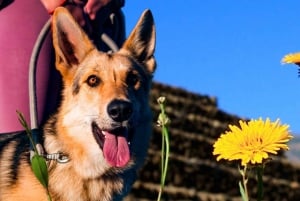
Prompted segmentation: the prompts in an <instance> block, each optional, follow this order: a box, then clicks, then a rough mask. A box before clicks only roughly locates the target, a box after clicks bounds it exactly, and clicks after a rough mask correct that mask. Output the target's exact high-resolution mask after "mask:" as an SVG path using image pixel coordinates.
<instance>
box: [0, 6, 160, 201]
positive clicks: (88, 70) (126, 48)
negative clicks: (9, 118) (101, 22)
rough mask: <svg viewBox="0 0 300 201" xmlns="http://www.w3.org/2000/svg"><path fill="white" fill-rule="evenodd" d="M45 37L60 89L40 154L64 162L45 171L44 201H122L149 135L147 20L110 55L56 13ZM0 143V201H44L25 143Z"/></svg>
mask: <svg viewBox="0 0 300 201" xmlns="http://www.w3.org/2000/svg"><path fill="white" fill-rule="evenodd" d="M52 33H53V45H54V49H55V54H56V68H57V69H58V71H59V72H60V74H61V75H62V79H63V84H64V89H63V91H62V97H63V98H62V102H61V105H60V106H59V108H58V110H57V113H55V114H54V115H53V116H52V117H50V119H49V120H48V121H47V123H46V124H45V126H44V129H43V139H44V140H43V147H44V150H45V152H46V153H49V154H51V153H63V154H64V155H65V156H67V157H68V159H69V161H68V162H66V163H58V162H49V163H48V172H49V193H50V195H51V198H52V200H53V201H109V200H118V199H121V198H122V196H123V195H125V194H126V193H128V190H129V189H130V187H131V185H132V184H133V181H134V177H135V175H136V173H137V171H138V169H139V168H140V166H141V165H142V164H143V161H144V158H145V157H146V153H147V148H148V143H149V138H150V134H151V124H152V123H151V122H152V116H151V112H150V107H149V91H150V87H151V80H152V75H153V72H154V70H155V68H156V62H155V59H154V56H153V54H154V49H155V27H154V22H153V17H152V14H151V12H150V11H149V10H146V11H144V13H143V14H142V16H141V18H140V19H139V21H138V23H137V25H136V26H135V28H134V29H133V31H132V32H131V34H130V35H129V37H128V39H127V40H126V41H125V42H124V45H123V46H122V48H121V49H120V50H119V51H118V52H115V53H104V52H101V51H98V50H97V49H96V48H95V46H94V45H93V43H92V42H91V41H90V40H89V39H88V36H87V35H86V34H85V33H84V31H82V29H81V28H80V26H79V25H78V24H77V23H76V22H75V20H74V19H73V17H72V16H71V14H70V13H69V12H68V11H67V10H66V9H65V8H62V7H61V8H58V9H56V11H55V13H54V14H53V21H52ZM0 139H1V143H0V151H1V152H0V200H1V201H20V200H22V201H46V200H47V193H46V190H45V189H44V187H43V186H42V185H41V184H40V183H39V181H38V180H37V179H36V177H35V176H34V174H33V172H32V170H31V166H30V157H29V144H30V143H29V140H28V138H27V136H26V135H25V134H24V133H23V134H16V135H3V136H1V138H0Z"/></svg>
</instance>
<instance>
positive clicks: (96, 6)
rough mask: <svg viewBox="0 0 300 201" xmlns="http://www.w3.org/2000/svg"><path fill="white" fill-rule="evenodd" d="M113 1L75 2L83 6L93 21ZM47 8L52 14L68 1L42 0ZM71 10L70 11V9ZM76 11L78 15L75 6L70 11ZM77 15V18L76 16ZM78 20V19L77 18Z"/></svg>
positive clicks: (90, 0) (86, 0)
mask: <svg viewBox="0 0 300 201" xmlns="http://www.w3.org/2000/svg"><path fill="white" fill-rule="evenodd" d="M110 1H111V0H73V1H72V2H74V3H75V5H79V6H83V11H84V12H85V13H86V14H88V16H89V18H90V19H91V20H94V19H95V17H96V13H97V12H98V11H99V10H100V9H101V8H102V7H103V6H106V5H107V4H108V3H109V2H110ZM41 2H42V3H43V5H44V6H45V8H46V9H47V11H48V12H49V13H52V12H53V11H54V10H55V8H57V7H58V6H60V5H62V4H64V3H65V2H66V0H41ZM69 10H70V9H69ZM70 11H71V12H72V11H74V12H75V13H76V15H78V13H79V10H78V9H75V8H74V6H73V7H72V9H71V10H70ZM72 13H73V12H72ZM76 15H75V16H76ZM75 18H76V17H75Z"/></svg>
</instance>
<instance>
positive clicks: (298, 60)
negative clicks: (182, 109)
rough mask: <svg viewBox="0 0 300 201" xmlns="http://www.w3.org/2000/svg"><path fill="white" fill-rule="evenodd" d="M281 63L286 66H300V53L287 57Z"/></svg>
mask: <svg viewBox="0 0 300 201" xmlns="http://www.w3.org/2000/svg"><path fill="white" fill-rule="evenodd" d="M281 62H282V63H286V64H292V63H294V64H300V52H297V53H293V54H287V55H285V56H284V57H283V58H282V60H281Z"/></svg>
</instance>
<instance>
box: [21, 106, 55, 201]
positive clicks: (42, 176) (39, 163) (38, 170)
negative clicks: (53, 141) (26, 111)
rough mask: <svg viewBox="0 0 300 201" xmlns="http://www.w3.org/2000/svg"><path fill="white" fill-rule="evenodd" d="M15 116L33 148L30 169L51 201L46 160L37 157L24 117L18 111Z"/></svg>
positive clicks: (39, 156)
mask: <svg viewBox="0 0 300 201" xmlns="http://www.w3.org/2000/svg"><path fill="white" fill-rule="evenodd" d="M17 114H18V119H19V121H20V123H21V125H22V126H23V128H24V129H25V131H26V134H27V136H28V138H29V140H30V143H31V145H32V147H33V150H34V155H33V156H32V157H31V169H32V171H33V173H34V175H35V176H36V178H37V179H38V180H39V182H40V183H41V184H42V185H43V186H44V188H45V189H46V192H47V197H48V201H51V200H52V199H51V196H50V192H49V188H48V181H49V179H48V178H49V176H48V168H47V163H46V160H45V158H44V157H43V156H41V155H39V153H38V150H37V148H36V144H35V142H34V141H33V137H32V132H31V129H30V127H29V126H28V124H27V122H26V120H25V118H24V115H23V114H22V113H21V112H19V111H17Z"/></svg>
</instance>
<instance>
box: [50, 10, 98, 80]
mask: <svg viewBox="0 0 300 201" xmlns="http://www.w3.org/2000/svg"><path fill="white" fill-rule="evenodd" d="M52 37H53V46H54V49H55V54H56V68H57V69H58V70H59V71H60V72H61V74H62V75H66V73H67V72H68V71H69V70H70V69H71V68H72V67H73V66H76V65H78V64H79V63H80V62H81V61H82V60H83V59H84V58H85V56H86V55H87V54H88V53H89V52H90V51H91V50H93V49H95V47H94V45H93V44H92V42H91V41H90V40H89V38H88V36H87V35H86V34H85V33H84V31H83V30H82V29H81V27H80V26H79V25H78V24H77V22H76V21H75V19H74V18H73V16H72V15H71V14H70V12H69V11H68V10H67V9H66V8H63V7H59V8H56V9H55V11H54V14H53V19H52Z"/></svg>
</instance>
